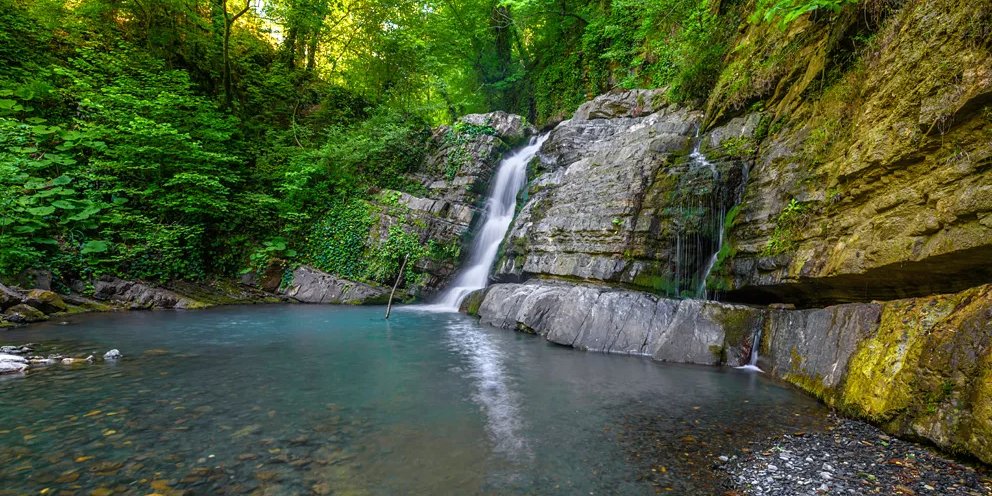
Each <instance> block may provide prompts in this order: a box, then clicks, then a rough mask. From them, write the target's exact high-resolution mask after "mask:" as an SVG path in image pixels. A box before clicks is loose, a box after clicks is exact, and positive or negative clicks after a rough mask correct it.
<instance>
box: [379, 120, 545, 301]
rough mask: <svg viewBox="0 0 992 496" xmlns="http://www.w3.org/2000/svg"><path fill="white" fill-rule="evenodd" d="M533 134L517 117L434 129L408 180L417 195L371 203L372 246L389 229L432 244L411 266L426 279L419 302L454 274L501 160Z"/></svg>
mask: <svg viewBox="0 0 992 496" xmlns="http://www.w3.org/2000/svg"><path fill="white" fill-rule="evenodd" d="M535 133H536V130H535V129H534V128H533V127H531V126H530V125H528V124H527V123H526V121H525V119H524V118H523V117H521V116H519V115H513V114H508V113H506V112H491V113H488V114H469V115H466V116H464V117H462V118H461V119H459V120H458V122H456V123H455V124H454V125H453V126H443V127H440V128H438V129H437V130H436V131H435V133H434V136H433V137H432V138H431V140H430V143H428V153H427V157H426V158H425V160H424V163H423V164H422V165H421V167H420V169H419V170H417V171H416V172H415V173H414V174H413V179H414V180H416V181H417V182H418V183H420V185H421V186H422V188H423V193H422V194H420V193H418V194H416V195H415V194H410V193H406V192H400V191H392V190H383V191H382V192H380V193H379V194H378V195H377V196H376V197H375V198H374V199H373V202H372V203H373V207H374V210H375V212H376V214H377V217H378V219H377V221H376V223H375V225H374V226H373V228H372V230H371V232H370V233H369V237H370V243H371V244H372V245H381V244H382V243H385V242H386V240H387V239H388V238H389V235H390V230H391V229H393V228H399V229H401V230H403V231H404V232H406V233H409V234H411V235H413V236H415V237H416V238H417V239H418V241H419V242H420V243H422V244H427V243H431V242H432V243H433V245H434V250H432V251H431V253H430V254H429V255H428V256H426V257H424V258H421V259H420V260H418V261H416V262H415V264H414V268H415V269H416V270H417V271H418V272H420V273H422V274H424V275H425V276H426V277H425V278H424V280H423V281H422V287H420V288H419V291H420V292H421V295H422V296H429V295H431V294H433V293H435V292H436V291H438V290H439V289H441V288H443V287H444V286H445V285H446V284H447V282H448V281H449V279H450V278H451V277H452V276H453V275H454V273H455V271H456V270H457V268H458V262H459V260H460V258H461V255H462V250H461V248H462V246H466V245H467V242H468V241H469V237H470V235H469V233H470V227H471V226H472V223H473V222H474V221H475V219H476V218H477V217H478V214H479V213H480V212H481V209H482V208H483V207H484V205H483V202H484V199H485V195H486V193H487V189H488V184H489V180H490V179H491V177H492V175H493V172H494V170H495V169H496V166H497V165H498V164H499V162H500V160H501V158H502V157H503V154H504V153H506V152H507V151H509V150H510V149H511V147H513V146H515V145H517V144H519V143H521V142H522V141H523V140H525V139H527V138H528V137H530V136H532V135H534V134H535Z"/></svg>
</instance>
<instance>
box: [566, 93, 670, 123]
mask: <svg viewBox="0 0 992 496" xmlns="http://www.w3.org/2000/svg"><path fill="white" fill-rule="evenodd" d="M667 91H668V90H666V89H650V90H623V89H616V90H613V91H610V92H609V93H605V94H603V95H599V96H597V97H596V98H594V99H592V100H590V101H588V102H586V103H583V104H582V105H580V106H579V109H578V110H576V111H575V116H574V117H572V119H573V120H576V121H591V120H595V119H619V118H621V117H642V116H645V115H648V114H652V113H654V112H656V111H657V110H658V109H660V108H662V107H664V106H665V105H667V104H668V100H667V98H665V94H666V93H667Z"/></svg>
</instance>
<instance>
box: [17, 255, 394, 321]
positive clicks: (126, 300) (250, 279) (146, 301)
mask: <svg viewBox="0 0 992 496" xmlns="http://www.w3.org/2000/svg"><path fill="white" fill-rule="evenodd" d="M283 273H284V272H283V270H282V269H279V270H277V271H273V273H267V274H263V275H261V276H256V275H254V274H251V275H249V276H246V277H243V278H242V279H241V280H239V281H237V282H235V281H228V280H223V279H216V280H212V281H202V282H189V281H174V282H171V283H169V284H165V285H158V284H152V283H148V282H144V281H129V280H124V279H120V278H116V277H112V276H103V277H99V278H97V279H95V280H93V281H92V282H91V283H90V284H86V283H83V282H82V281H75V282H73V283H72V284H71V285H70V288H69V289H68V292H56V291H53V290H52V288H53V283H52V279H51V276H50V275H47V274H44V273H42V274H41V276H40V277H33V278H31V279H28V280H26V281H23V283H22V284H21V285H20V286H17V285H11V286H7V285H4V284H0V328H4V327H15V326H20V325H26V324H32V323H35V322H43V321H47V320H51V319H63V318H66V317H69V316H71V315H75V314H80V313H87V312H115V311H127V310H152V309H178V310H194V309H200V308H208V307H212V306H216V305H244V304H256V303H333V304H350V305H367V304H385V303H386V300H387V299H388V297H389V288H386V287H383V286H377V285H372V284H365V283H360V282H354V281H349V280H347V279H343V278H340V277H336V276H333V275H331V274H327V273H325V272H321V271H319V270H317V269H314V268H313V267H309V266H306V265H303V266H300V267H297V268H296V269H294V270H292V271H290V272H288V276H287V277H283ZM396 298H397V300H398V301H399V300H403V299H409V298H411V295H409V294H408V293H407V292H406V291H403V290H400V291H398V292H397V294H396Z"/></svg>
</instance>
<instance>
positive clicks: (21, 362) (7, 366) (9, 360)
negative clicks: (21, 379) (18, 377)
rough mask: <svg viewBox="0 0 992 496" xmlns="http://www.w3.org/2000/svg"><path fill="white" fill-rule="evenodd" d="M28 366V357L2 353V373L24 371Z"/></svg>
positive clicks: (0, 358)
mask: <svg viewBox="0 0 992 496" xmlns="http://www.w3.org/2000/svg"><path fill="white" fill-rule="evenodd" d="M26 368H28V361H27V359H26V358H24V357H22V356H18V355H8V354H0V374H13V373H18V372H23V371H24V369H26Z"/></svg>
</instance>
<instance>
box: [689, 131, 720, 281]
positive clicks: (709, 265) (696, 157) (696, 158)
mask: <svg viewBox="0 0 992 496" xmlns="http://www.w3.org/2000/svg"><path fill="white" fill-rule="evenodd" d="M701 143H702V140H700V139H697V140H696V146H695V147H693V149H692V154H690V155H689V158H690V159H691V160H692V161H693V163H695V164H697V165H698V166H705V167H708V168H709V169H710V171H712V172H713V185H714V186H715V187H717V188H718V187H719V185H720V171H719V170H717V168H716V166H715V165H713V164H712V163H711V162H710V161H709V160H706V156H705V155H703V154H702V152H700V151H699V146H700V144H701ZM715 203H716V207H717V212H716V213H717V215H716V217H715V219H714V220H715V222H714V223H715V224H716V226H715V227H716V231H717V241H716V249H715V250H713V254H712V255H710V258H709V261H707V262H706V269H705V270H703V275H702V277H700V279H699V283H698V286H697V287H696V298H701V299H705V298H706V278H708V277H709V276H710V272H712V271H713V267H715V266H716V262H717V259H718V258H719V257H720V250H721V249H722V248H723V234H724V233H723V231H724V226H723V224H724V221H725V220H726V218H727V208H726V202H725V201H722V199H717V201H716V202H715Z"/></svg>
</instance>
